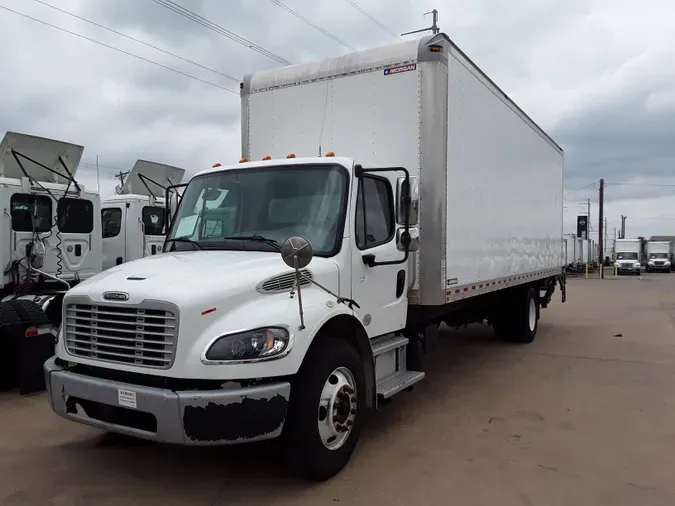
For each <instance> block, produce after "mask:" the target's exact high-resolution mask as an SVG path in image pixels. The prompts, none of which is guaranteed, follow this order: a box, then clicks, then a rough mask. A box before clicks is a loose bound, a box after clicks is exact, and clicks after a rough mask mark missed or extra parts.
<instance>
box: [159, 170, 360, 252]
mask: <svg viewBox="0 0 675 506" xmlns="http://www.w3.org/2000/svg"><path fill="white" fill-rule="evenodd" d="M347 188H348V178H347V171H346V170H344V168H342V167H341V166H338V165H326V164H319V165H317V164H315V165H302V166H297V165H291V166H269V167H262V168H252V169H236V170H228V171H222V172H215V173H212V174H206V175H204V176H200V177H197V178H194V179H193V180H192V181H191V182H190V184H189V185H188V186H187V188H186V189H185V193H184V194H183V198H182V199H181V203H180V206H179V208H178V212H177V213H176V217H175V219H174V220H173V223H172V225H171V230H170V231H169V234H168V242H167V244H169V246H167V248H166V249H167V250H169V251H173V250H190V249H196V248H195V245H194V244H191V243H190V241H193V242H196V243H198V245H199V246H200V247H201V248H202V249H237V250H240V249H247V250H259V251H275V249H274V247H273V245H271V244H269V243H266V242H264V241H260V240H257V241H246V240H243V239H242V240H238V239H235V238H234V237H237V236H241V237H242V238H244V237H251V236H259V237H264V238H266V239H271V240H273V241H277V242H278V243H279V244H281V243H282V242H283V241H284V240H285V239H287V238H288V237H290V236H293V235H302V236H305V237H306V238H307V239H308V240H309V242H310V244H311V245H312V249H313V250H314V254H315V255H319V256H332V255H334V254H335V253H337V252H338V251H339V249H340V245H341V241H342V232H343V229H344V216H345V209H346V202H347ZM176 238H185V239H189V240H190V241H186V240H182V241H173V242H171V239H176ZM244 243H245V244H244Z"/></svg>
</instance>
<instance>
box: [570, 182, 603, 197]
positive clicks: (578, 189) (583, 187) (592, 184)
mask: <svg viewBox="0 0 675 506" xmlns="http://www.w3.org/2000/svg"><path fill="white" fill-rule="evenodd" d="M591 186H593V187H594V188H593V189H594V190H595V182H593V183H591V184H587V185H586V186H582V187H581V188H577V189H576V190H572V191H571V192H567V193H566V194H565V195H564V196H565V197H567V196H568V195H572V194H573V193H576V192H580V191H581V190H585V189H586V188H590V187H591Z"/></svg>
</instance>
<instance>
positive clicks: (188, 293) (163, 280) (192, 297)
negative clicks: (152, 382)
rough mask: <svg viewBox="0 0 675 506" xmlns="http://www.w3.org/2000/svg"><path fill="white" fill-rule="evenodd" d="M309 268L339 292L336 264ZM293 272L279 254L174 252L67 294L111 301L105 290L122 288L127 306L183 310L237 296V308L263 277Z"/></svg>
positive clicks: (95, 278) (116, 269)
mask: <svg viewBox="0 0 675 506" xmlns="http://www.w3.org/2000/svg"><path fill="white" fill-rule="evenodd" d="M307 269H308V270H309V271H311V273H312V276H313V278H314V279H316V281H318V282H319V283H321V284H322V285H324V286H326V288H328V289H330V290H334V291H336V292H337V291H338V289H339V287H338V267H337V265H336V264H335V262H333V261H332V260H330V259H326V258H318V257H317V258H314V259H313V260H312V263H311V264H310V265H309V266H308V267H307ZM292 272H293V271H292V270H291V269H290V268H289V267H288V266H287V265H286V264H285V263H284V262H283V260H282V259H281V256H280V255H279V254H278V253H267V252H256V251H182V252H172V253H163V254H160V255H157V256H151V257H146V258H142V259H139V260H135V261H132V262H128V263H126V264H122V265H119V266H116V267H113V268H111V269H108V270H106V271H104V272H102V273H100V274H98V275H96V276H93V277H92V278H90V279H88V280H86V281H83V282H82V283H80V284H79V285H77V286H76V287H74V288H73V289H71V290H70V291H69V292H68V294H67V297H68V296H86V297H89V299H91V300H92V301H93V302H105V303H110V302H111V301H108V300H106V299H104V294H105V293H106V292H121V293H124V294H126V295H128V299H127V300H126V301H125V302H124V303H126V304H140V303H141V302H143V301H144V300H157V301H165V302H170V303H173V304H176V305H177V306H178V307H181V308H184V307H195V306H199V305H203V304H206V305H215V304H217V303H219V302H220V303H222V302H224V299H235V301H233V306H238V305H240V304H242V303H245V302H246V301H247V300H250V299H252V298H256V297H260V296H261V294H260V293H258V291H257V287H258V285H259V284H260V283H261V282H262V281H265V280H267V279H269V278H271V277H275V276H278V275H282V274H289V273H292ZM113 303H114V301H113ZM228 305H229V304H228ZM233 306H231V307H233ZM205 309H208V308H205Z"/></svg>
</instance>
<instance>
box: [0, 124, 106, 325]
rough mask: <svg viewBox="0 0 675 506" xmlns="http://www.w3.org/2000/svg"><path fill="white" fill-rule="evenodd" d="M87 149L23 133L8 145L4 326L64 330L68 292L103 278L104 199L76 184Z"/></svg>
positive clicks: (2, 234)
mask: <svg viewBox="0 0 675 506" xmlns="http://www.w3.org/2000/svg"><path fill="white" fill-rule="evenodd" d="M83 151H84V147H82V146H78V145H76V144H71V143H68V142H62V141H58V140H54V139H47V138H43V137H36V136H32V135H26V134H21V133H16V132H7V133H6V134H5V136H4V138H3V139H2V142H1V143H0V209H2V216H0V268H1V269H2V282H0V301H2V302H0V305H1V307H0V309H2V311H0V313H1V314H2V316H1V317H0V325H2V324H8V323H14V322H16V321H18V320H22V319H23V320H27V319H30V318H32V319H38V318H39V317H40V316H41V313H44V314H46V315H48V316H49V318H50V319H51V320H52V321H54V322H55V323H57V324H58V322H60V320H61V306H60V301H61V298H62V297H63V295H64V294H65V292H66V291H67V289H68V288H70V287H71V286H74V285H76V284H77V283H79V282H81V281H83V280H86V279H88V278H90V277H91V276H94V275H95V274H98V273H99V272H101V220H100V199H99V196H98V194H97V193H94V192H89V191H86V190H85V188H84V186H83V185H82V184H80V183H78V181H77V179H76V178H75V174H76V171H77V168H78V165H79V163H80V159H81V157H82V153H83ZM44 314H42V318H44Z"/></svg>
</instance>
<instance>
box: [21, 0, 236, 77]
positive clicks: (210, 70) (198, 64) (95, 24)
mask: <svg viewBox="0 0 675 506" xmlns="http://www.w3.org/2000/svg"><path fill="white" fill-rule="evenodd" d="M33 1H34V2H37V3H39V4H40V5H44V6H45V7H49V8H50V9H54V10H55V11H59V12H61V13H63V14H67V15H68V16H72V17H74V18H77V19H79V20H81V21H84V22H85V23H89V24H90V25H94V26H97V27H99V28H103V29H104V30H107V31H109V32H111V33H114V34H116V35H119V36H121V37H124V38H125V39H129V40H132V41H134V42H138V43H139V44H143V45H144V46H147V47H150V48H152V49H155V50H157V51H160V52H162V53H164V54H168V55H169V56H173V57H174V58H178V59H179V60H183V61H184V62H187V63H190V64H191V65H195V66H197V67H200V68H202V69H204V70H208V71H209V72H213V73H214V74H218V75H219V76H222V77H226V78H227V79H230V80H232V81H235V82H237V83H239V82H240V81H241V79H237V78H236V77H232V76H228V75H227V74H223V73H222V72H219V71H217V70H215V69H212V68H210V67H207V66H205V65H202V64H201V63H197V62H195V61H192V60H189V59H187V58H184V57H182V56H180V55H177V54H175V53H172V52H170V51H167V50H166V49H162V48H161V47H157V46H153V45H152V44H150V43H149V42H145V41H144V40H140V39H137V38H135V37H132V36H131V35H127V34H126V33H122V32H119V31H117V30H115V29H113V28H109V27H107V26H105V25H102V24H100V23H97V22H96V21H92V20H90V19H87V18H83V17H82V16H78V15H77V14H75V13H72V12H69V11H67V10H65V9H61V8H60V7H56V6H55V5H51V4H49V3H47V2H43V1H42V0H33Z"/></svg>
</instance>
